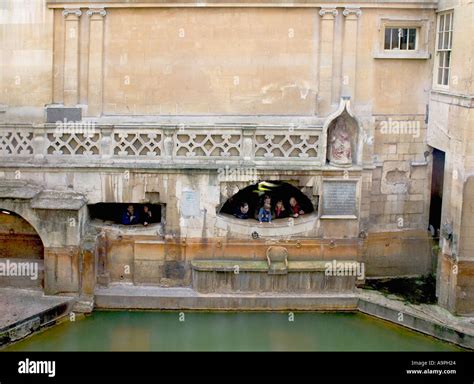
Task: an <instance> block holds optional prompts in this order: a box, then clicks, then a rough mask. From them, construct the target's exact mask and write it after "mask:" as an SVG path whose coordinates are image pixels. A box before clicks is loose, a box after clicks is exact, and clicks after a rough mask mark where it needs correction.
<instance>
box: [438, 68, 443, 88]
mask: <svg viewBox="0 0 474 384" xmlns="http://www.w3.org/2000/svg"><path fill="white" fill-rule="evenodd" d="M438 84H443V69H442V68H439V69H438Z"/></svg>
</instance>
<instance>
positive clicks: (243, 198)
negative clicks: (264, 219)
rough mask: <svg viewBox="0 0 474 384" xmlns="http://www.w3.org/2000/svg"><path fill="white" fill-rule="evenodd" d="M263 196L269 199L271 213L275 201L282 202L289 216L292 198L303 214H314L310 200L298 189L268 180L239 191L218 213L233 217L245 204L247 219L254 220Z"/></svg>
mask: <svg viewBox="0 0 474 384" xmlns="http://www.w3.org/2000/svg"><path fill="white" fill-rule="evenodd" d="M265 196H269V197H270V198H271V207H272V211H274V210H275V205H276V203H277V201H278V200H282V201H283V205H284V207H285V210H287V212H288V215H290V203H289V202H290V198H292V197H294V198H295V199H296V201H297V203H298V204H299V206H300V208H301V210H303V211H304V213H305V214H309V213H312V212H314V207H313V204H312V203H311V200H310V199H309V198H308V197H307V196H306V195H305V194H304V193H303V192H301V191H300V190H299V189H298V188H296V187H295V186H293V185H291V184H289V183H286V182H282V181H271V180H270V181H263V182H259V183H256V184H251V185H249V186H247V187H245V188H243V189H241V190H240V191H238V192H237V193H236V194H234V195H233V196H232V197H230V198H229V199H228V200H227V201H226V202H225V203H224V205H223V206H222V208H221V210H220V212H219V213H226V214H229V215H234V214H236V213H237V212H238V210H239V208H240V205H241V203H243V202H246V203H247V204H248V207H249V210H248V218H249V219H251V220H252V219H256V217H257V214H258V210H259V209H260V207H262V205H263V199H264V198H265ZM275 219H276V218H274V220H275Z"/></svg>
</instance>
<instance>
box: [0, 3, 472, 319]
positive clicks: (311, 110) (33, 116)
mask: <svg viewBox="0 0 474 384" xmlns="http://www.w3.org/2000/svg"><path fill="white" fill-rule="evenodd" d="M2 4H4V5H2V8H0V12H1V13H0V18H1V26H0V27H1V29H0V31H1V32H0V36H1V38H0V42H1V43H0V44H1V49H2V59H1V60H2V72H1V74H0V76H1V77H0V79H1V87H0V123H1V125H0V132H1V133H0V156H1V160H2V161H1V167H0V176H1V177H2V183H3V184H4V186H3V187H2V189H1V191H2V194H1V196H0V197H1V199H0V208H3V209H9V210H12V211H14V212H17V213H19V214H20V215H22V216H23V217H24V218H25V219H26V220H27V221H29V222H30V223H31V224H32V225H33V227H34V228H35V229H36V230H37V232H38V233H39V235H40V237H41V239H42V241H43V244H44V247H45V266H46V268H45V276H46V277H45V278H46V289H47V290H48V291H49V292H78V293H80V294H83V295H88V294H92V293H93V289H94V284H95V280H96V276H98V278H99V282H104V281H105V282H108V281H128V282H133V283H135V284H159V285H183V284H184V285H190V284H191V279H192V274H191V261H192V260H194V259H218V260H220V259H259V260H264V259H265V250H266V249H267V248H268V246H269V245H271V244H275V243H279V244H280V243H283V244H285V246H286V247H287V249H288V252H289V258H290V260H291V259H296V260H333V259H346V260H357V261H361V262H365V264H366V272H367V276H369V277H371V276H372V277H375V276H401V275H420V274H426V273H429V272H432V271H433V269H434V268H433V264H436V263H434V262H435V261H436V260H433V257H436V256H437V255H433V253H434V252H433V250H432V248H433V244H434V243H433V242H432V240H431V237H430V236H429V235H428V232H427V231H426V230H427V227H428V224H429V211H430V188H431V174H432V163H433V160H432V156H431V155H430V153H431V147H434V148H438V149H440V150H443V151H445V152H446V166H445V174H446V175H450V174H451V173H452V171H453V170H454V169H456V170H457V172H458V173H457V174H458V176H457V179H454V178H453V179H452V180H449V179H450V176H446V177H445V190H444V192H445V193H444V195H443V221H446V220H448V218H449V220H451V222H452V223H453V229H454V234H455V240H454V242H455V244H454V247H455V249H456V251H455V252H454V255H453V249H454V248H453V249H451V248H452V247H453V245H452V244H448V245H444V246H443V252H442V255H441V256H440V259H442V262H441V263H440V265H442V266H444V267H440V268H441V272H440V276H441V277H440V284H439V286H440V287H439V293H440V302H441V303H442V304H443V305H445V306H447V307H448V308H449V309H450V310H452V311H453V312H458V311H461V312H463V313H470V312H472V311H473V306H472V301H470V302H469V301H466V303H467V304H463V307H462V308H460V307H458V306H457V304H456V303H458V300H459V297H458V296H459V295H460V294H461V293H459V289H461V292H466V295H467V296H469V297H471V296H472V294H473V293H472V289H471V290H469V289H468V288H459V287H460V286H461V285H462V284H464V285H462V287H469V286H472V283H471V282H467V283H460V281H461V280H456V279H457V278H459V277H456V276H454V277H453V275H452V274H450V273H449V271H448V272H447V269H446V268H448V267H447V266H446V265H447V264H446V263H456V262H459V261H461V260H462V262H466V263H467V264H465V265H466V266H467V265H469V264H468V262H469V260H471V259H472V255H470V254H469V252H470V251H472V244H473V243H472V236H473V231H472V228H473V227H472V226H473V223H472V215H470V214H469V209H470V208H469V207H471V205H472V202H470V199H471V195H472V194H473V193H474V191H473V189H472V188H474V187H473V186H472V183H470V184H469V183H468V178H469V175H470V173H472V170H470V168H469V166H471V168H472V167H474V160H473V159H474V150H473V148H472V144H471V142H472V140H469V137H470V136H469V135H470V134H471V133H469V132H470V130H469V127H470V126H472V94H473V90H472V63H471V62H470V61H469V60H470V57H472V38H470V36H472V22H470V21H469V15H471V17H472V12H473V11H472V4H471V3H468V2H463V1H461V3H459V4H458V3H456V4H453V5H451V4H449V3H446V4H445V2H443V1H431V0H423V1H392V0H386V1H378V2H375V1H367V2H363V3H351V4H349V5H348V4H347V3H343V2H340V1H332V2H326V1H321V2H313V1H295V2H292V3H291V4H287V3H281V2H273V1H269V2H263V1H259V0H253V1H245V2H234V3H231V2H222V1H208V2H206V3H200V2H192V1H189V2H187V1H179V2H175V3H173V4H170V3H167V2H164V1H157V0H141V1H135V0H133V1H130V0H129V1H122V0H108V1H69V0H63V1H60V0H50V1H46V2H41V1H33V0H22V1H18V2H17V1H6V2H3V3H2ZM450 8H454V10H455V11H454V12H455V18H454V33H453V53H452V70H451V75H452V76H456V85H454V84H450V86H449V89H443V90H438V89H436V86H435V85H434V81H435V80H434V76H433V73H434V72H435V62H434V61H435V60H434V58H435V45H436V29H437V12H438V10H444V9H450ZM471 20H472V19H471ZM389 27H397V28H401V27H407V28H415V29H416V30H417V41H416V49H415V50H413V51H408V50H407V51H405V52H404V51H402V50H397V51H390V50H385V49H384V33H385V28H389ZM469 44H471V45H469ZM470 68H471V69H470ZM451 83H452V82H451ZM53 107H59V108H63V107H68V108H79V109H80V110H81V112H82V116H83V124H85V123H86V122H87V123H89V124H91V125H87V127H86V128H88V129H89V128H90V131H88V133H87V134H83V133H82V132H80V129H81V127H82V129H84V125H83V126H80V125H79V128H78V129H79V131H77V132H76V131H75V132H73V133H70V134H68V133H67V131H66V133H65V132H61V131H58V126H57V124H55V123H54V122H52V123H46V118H45V115H46V112H45V111H46V110H47V109H51V108H53ZM339 116H344V118H345V119H346V121H350V122H351V123H350V124H352V126H353V131H352V132H353V135H352V140H353V142H352V153H353V161H352V165H350V166H349V167H347V168H338V167H334V166H330V165H329V164H328V162H327V142H328V132H329V130H330V129H331V127H332V126H333V124H334V121H335V119H336V118H338V117H339ZM66 128H68V126H66ZM68 129H72V128H71V127H69V128H68ZM448 137H449V140H448V139H447V138H448ZM225 167H229V168H231V169H245V168H249V169H253V170H255V173H256V175H257V177H258V180H269V181H272V180H273V181H277V180H280V181H287V182H290V183H292V184H293V185H294V186H295V187H297V188H299V189H300V190H301V191H303V193H304V194H305V195H306V196H307V197H308V198H309V199H310V200H311V202H312V203H313V204H314V205H315V208H316V212H315V213H314V214H311V215H308V216H306V217H302V218H299V219H296V220H295V221H294V223H293V224H292V225H286V224H278V223H275V225H274V226H273V227H271V229H270V228H268V227H265V226H261V225H260V226H259V225H258V223H257V222H255V223H248V224H247V223H242V222H240V221H238V220H237V219H234V218H231V217H226V216H225V215H222V214H219V210H220V208H221V207H222V206H223V204H224V203H225V202H226V200H227V199H228V198H230V197H232V195H234V194H235V192H236V191H238V190H239V189H242V188H244V187H246V186H248V185H250V184H252V180H250V179H249V178H246V177H241V178H238V179H232V178H224V179H222V178H221V177H219V175H220V173H219V172H220V171H222V169H224V168H225ZM347 180H349V181H353V182H354V183H355V185H356V197H357V214H356V215H355V217H324V216H322V215H321V204H322V202H323V201H324V198H325V196H324V194H323V193H322V191H323V185H324V182H325V181H341V182H342V181H347ZM469 185H471V187H469ZM25 188H30V189H31V190H32V191H36V193H34V192H32V193H31V194H30V195H28V196H23V195H22V194H21V191H22V190H24V189H25ZM469 188H470V189H469ZM42 190H43V191H49V190H54V191H55V192H54V193H56V194H60V195H61V196H63V198H64V199H65V201H67V199H73V200H74V199H76V194H77V196H82V198H83V201H84V203H83V204H73V206H71V207H70V209H66V208H68V207H64V206H61V205H59V206H57V204H56V205H55V204H53V203H52V202H51V199H48V198H47V197H46V196H42V195H41V192H40V191H42ZM187 191H196V192H197V193H198V196H199V199H198V201H199V209H198V211H199V213H198V214H197V215H194V216H193V217H184V216H183V212H182V211H181V210H182V201H181V199H182V196H183V192H187ZM43 193H45V192H43ZM64 194H66V197H64ZM68 194H69V195H68ZM156 199H157V200H156ZM35 201H36V204H37V205H36V207H38V208H34V207H35ZM74 201H75V202H76V203H77V199H76V200H74ZM101 202H109V203H113V202H117V203H143V202H148V203H149V202H153V203H161V204H163V205H164V208H163V214H164V215H163V216H164V220H162V223H160V224H159V225H156V226H152V227H149V228H140V229H137V228H133V229H131V228H124V227H121V226H103V225H97V223H91V222H90V220H89V215H88V209H87V205H91V204H96V203H101ZM464 202H465V203H464ZM66 205H67V204H66ZM45 207H47V209H45ZM58 212H59V213H58ZM56 214H58V215H59V216H58V217H62V216H61V215H66V216H65V217H66V219H65V220H64V221H58V220H56V219H55V215H56ZM41 215H43V219H44V217H47V218H46V219H45V220H46V223H45V222H41V217H42V216H41ZM44 215H46V216H44ZM68 218H74V219H75V220H77V225H75V226H73V227H67V225H68V223H69V221H68ZM0 228H1V227H0ZM63 231H69V232H67V233H71V234H73V237H74V240H71V238H67V239H66V238H64V239H62V240H61V236H60V234H61V233H62V232H63ZM253 232H257V233H259V235H260V236H259V238H258V239H252V237H251V235H252V233H253ZM64 233H66V232H64ZM52 238H53V240H51V239H52ZM469 239H471V240H469ZM456 247H457V248H456ZM448 248H449V249H448ZM459 252H460V253H459ZM463 253H464V255H463ZM471 253H472V252H471ZM95 258H97V259H98V260H99V262H98V269H97V270H95V267H94V265H95V262H94V260H95ZM433 261H434V262H433ZM463 265H464V264H463ZM48 266H49V267H48ZM124 266H128V267H130V268H129V271H128V273H124V272H123V271H124ZM48 268H51V269H48ZM466 268H468V267H466ZM468 270H469V271H472V269H468ZM48 271H49V272H48ZM58 271H60V273H58ZM81 271H82V272H81ZM48 273H49V274H48ZM81 273H87V278H85V277H84V276H82V278H79V275H80V274H81ZM48 276H49V277H48ZM58 276H59V277H58ZM61 276H63V277H61ZM463 276H464V275H463ZM462 278H463V279H465V277H462ZM63 281H68V284H63ZM80 281H82V284H83V285H82V286H81V283H79V282H80ZM462 281H465V280H462ZM71 282H72V283H71ZM460 284H461V285H460ZM456 292H458V294H456ZM463 297H464V296H463Z"/></svg>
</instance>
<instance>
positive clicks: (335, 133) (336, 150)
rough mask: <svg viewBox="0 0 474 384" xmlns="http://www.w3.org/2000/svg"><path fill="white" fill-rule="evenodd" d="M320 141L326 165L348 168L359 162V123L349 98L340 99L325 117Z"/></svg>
mask: <svg viewBox="0 0 474 384" xmlns="http://www.w3.org/2000/svg"><path fill="white" fill-rule="evenodd" d="M322 142H323V143H324V144H325V145H324V149H323V159H324V161H325V164H326V165H331V166H335V167H343V168H344V167H346V168H348V167H351V166H353V165H357V164H360V163H361V155H362V148H361V145H362V144H361V134H360V124H359V122H358V121H357V119H356V117H355V116H354V113H353V112H352V110H351V106H350V99H345V98H343V99H341V102H340V104H339V107H338V109H337V110H336V111H335V112H334V113H332V114H331V115H329V117H328V118H327V119H326V122H325V124H324V126H323V141H322Z"/></svg>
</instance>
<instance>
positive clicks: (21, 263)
mask: <svg viewBox="0 0 474 384" xmlns="http://www.w3.org/2000/svg"><path fill="white" fill-rule="evenodd" d="M43 262H44V244H43V241H42V240H41V237H40V236H39V234H38V232H37V231H36V230H35V228H34V227H33V226H32V225H31V224H30V223H29V222H28V221H27V220H25V219H24V218H23V217H22V216H20V215H18V214H17V213H15V212H13V211H10V210H7V209H2V208H0V263H2V264H3V272H4V273H3V274H2V276H0V286H7V287H8V286H11V287H17V288H35V289H38V288H43V287H44V276H43V270H44V267H43Z"/></svg>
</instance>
